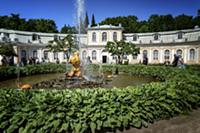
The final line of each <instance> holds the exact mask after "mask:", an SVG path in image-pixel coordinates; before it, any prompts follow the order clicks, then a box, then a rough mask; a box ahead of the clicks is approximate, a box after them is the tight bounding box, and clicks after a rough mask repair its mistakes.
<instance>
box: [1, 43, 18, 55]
mask: <svg viewBox="0 0 200 133" xmlns="http://www.w3.org/2000/svg"><path fill="white" fill-rule="evenodd" d="M0 55H2V56H9V57H10V56H17V54H16V53H15V50H14V49H13V45H11V44H0Z"/></svg>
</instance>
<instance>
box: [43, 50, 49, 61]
mask: <svg viewBox="0 0 200 133" xmlns="http://www.w3.org/2000/svg"><path fill="white" fill-rule="evenodd" d="M48 58H49V57H48V51H44V59H45V60H47V59H48Z"/></svg>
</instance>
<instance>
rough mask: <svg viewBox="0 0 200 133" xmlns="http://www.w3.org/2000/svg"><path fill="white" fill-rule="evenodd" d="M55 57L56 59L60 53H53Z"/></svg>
mask: <svg viewBox="0 0 200 133" xmlns="http://www.w3.org/2000/svg"><path fill="white" fill-rule="evenodd" d="M53 58H54V60H56V59H57V58H58V53H57V52H54V53H53Z"/></svg>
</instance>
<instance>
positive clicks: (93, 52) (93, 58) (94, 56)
mask: <svg viewBox="0 0 200 133" xmlns="http://www.w3.org/2000/svg"><path fill="white" fill-rule="evenodd" d="M96 59H97V52H96V51H95V50H94V51H92V60H96Z"/></svg>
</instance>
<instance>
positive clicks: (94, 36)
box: [92, 32, 97, 42]
mask: <svg viewBox="0 0 200 133" xmlns="http://www.w3.org/2000/svg"><path fill="white" fill-rule="evenodd" d="M96 41H97V35H96V32H93V33H92V42H96Z"/></svg>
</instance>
